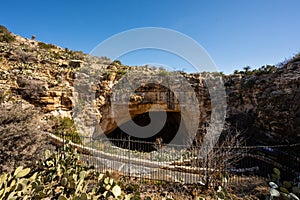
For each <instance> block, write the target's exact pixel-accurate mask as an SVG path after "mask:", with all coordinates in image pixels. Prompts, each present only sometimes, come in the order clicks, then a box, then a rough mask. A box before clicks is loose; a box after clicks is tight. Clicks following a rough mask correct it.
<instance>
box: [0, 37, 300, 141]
mask: <svg viewBox="0 0 300 200" xmlns="http://www.w3.org/2000/svg"><path fill="white" fill-rule="evenodd" d="M13 37H14V38H15V40H13V41H9V42H8V41H0V90H1V94H2V95H1V99H2V100H4V101H9V100H17V99H20V98H21V99H24V100H26V101H27V102H28V103H30V104H34V105H35V106H37V107H41V108H42V110H43V111H44V112H45V114H55V115H60V114H63V115H65V116H71V114H72V112H74V110H72V108H74V103H75V100H74V91H75V89H74V80H75V79H76V78H78V77H77V76H78V73H77V72H80V73H81V75H82V76H89V75H87V74H88V73H85V72H84V69H85V68H84V66H87V65H88V66H89V68H88V69H89V70H91V71H93V70H94V72H93V76H94V75H95V76H97V77H98V78H97V82H96V83H95V84H94V86H93V89H92V90H93V91H94V93H95V99H94V100H93V104H94V106H95V107H96V108H97V121H98V122H99V123H100V122H101V123H102V124H110V125H105V126H110V128H111V129H112V127H115V125H113V124H114V122H113V119H112V118H111V117H109V116H110V115H111V113H110V112H111V111H110V109H111V98H112V88H113V86H114V85H116V84H117V83H118V81H119V80H120V79H121V78H122V77H123V76H124V74H126V72H128V71H130V70H138V71H140V72H143V73H148V74H165V73H167V72H165V71H160V70H159V69H154V68H148V67H128V66H123V65H120V63H119V62H113V63H111V62H110V61H109V60H108V59H107V58H96V57H89V56H88V55H86V54H83V53H82V52H74V51H70V50H68V49H62V48H60V47H56V46H54V45H50V44H45V43H42V42H37V41H34V40H29V39H26V38H22V37H20V36H13ZM89 73H91V72H89ZM182 76H183V77H185V78H186V80H187V81H188V82H189V83H190V85H191V86H192V87H193V88H194V91H195V93H196V96H197V98H198V101H199V105H200V107H199V110H200V111H201V112H200V113H201V114H200V118H199V121H200V129H199V131H200V132H202V133H204V134H205V127H206V126H207V124H208V123H209V118H210V114H211V102H210V96H209V91H208V89H207V87H206V84H205V81H204V79H203V77H204V76H207V73H206V75H205V74H186V73H182ZM222 77H223V81H224V86H225V89H226V98H227V99H226V101H227V116H226V121H227V122H229V123H230V124H231V126H232V127H233V128H236V129H237V130H239V131H242V132H244V134H246V135H247V137H248V138H250V139H249V141H250V142H251V143H269V144H270V143H272V144H273V143H274V144H278V143H281V144H282V143H294V142H300V92H299V91H300V87H299V85H300V56H299V55H298V56H296V57H295V58H293V59H291V60H290V61H289V62H287V63H286V64H284V65H283V66H281V67H279V68H276V69H274V70H273V71H271V72H268V73H262V74H256V75H247V74H234V75H226V76H222ZM146 88H147V87H146V86H145V87H144V90H145V91H143V92H140V93H138V92H137V94H136V95H133V96H131V97H130V101H131V105H132V107H131V108H132V112H136V114H137V110H139V109H138V108H139V107H143V109H144V110H145V112H146V110H147V109H148V108H146V106H147V105H146V104H147V103H146V100H147V99H149V98H150V91H149V93H148V95H147V91H146V90H147V89H146ZM141 91H142V90H141ZM151 92H154V93H157V95H158V96H157V97H159V96H163V93H165V91H163V89H159V88H157V89H156V90H154V91H151ZM157 97H155V98H157ZM151 98H152V97H151ZM155 98H154V102H158V99H155ZM77 103H78V102H77ZM81 103H83V102H81ZM148 103H149V102H148ZM166 104H168V101H167V102H165V104H163V103H161V105H163V106H164V105H165V106H167V105H166ZM143 109H140V110H143ZM178 111H179V110H178ZM143 112H144V111H143ZM94 113H95V112H94ZM85 118H86V119H87V121H88V120H89V119H88V118H89V117H88V116H85ZM195 120H197V119H195Z"/></svg>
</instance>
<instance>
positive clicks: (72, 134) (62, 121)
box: [50, 117, 82, 144]
mask: <svg viewBox="0 0 300 200" xmlns="http://www.w3.org/2000/svg"><path fill="white" fill-rule="evenodd" d="M50 120H51V122H52V133H53V134H55V135H57V136H59V137H62V138H64V139H65V140H70V141H72V142H74V143H76V144H81V143H82V142H81V138H80V136H79V134H78V132H77V128H76V126H75V123H74V120H73V119H71V118H69V117H51V119H50Z"/></svg>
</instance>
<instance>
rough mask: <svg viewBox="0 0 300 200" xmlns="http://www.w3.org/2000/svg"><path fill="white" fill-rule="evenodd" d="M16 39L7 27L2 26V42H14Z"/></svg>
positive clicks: (0, 40) (0, 34)
mask: <svg viewBox="0 0 300 200" xmlns="http://www.w3.org/2000/svg"><path fill="white" fill-rule="evenodd" d="M13 41H15V37H14V36H13V35H12V33H11V32H10V31H9V30H8V29H7V28H6V27H5V26H2V25H0V42H13Z"/></svg>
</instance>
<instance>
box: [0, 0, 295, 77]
mask: <svg viewBox="0 0 300 200" xmlns="http://www.w3.org/2000/svg"><path fill="white" fill-rule="evenodd" d="M299 7H300V1H299V0H251V1H250V0H248V1H246V0H244V1H242V0H227V1H224V0H218V1H217V0H216V1H209V0H207V1H204V0H198V1H196V0H194V1H192V0H191V1H179V0H151V1H148V0H127V1H125V0H119V1H116V0H111V1H100V0H97V1H96V0H95V1H85V2H83V1H68V0H65V1H54V0H52V1H46V0H45V1H41V0H39V1H21V0H20V1H3V2H1V12H0V24H3V25H5V26H6V27H8V28H9V29H10V30H11V31H12V32H14V33H16V34H19V35H21V36H25V37H29V38H30V37H31V35H35V36H36V39H37V40H40V41H44V42H48V43H53V44H56V45H59V46H61V47H68V48H69V49H73V50H82V51H84V52H86V53H88V52H90V51H91V50H92V49H93V48H94V47H96V46H97V45H98V44H99V43H100V42H102V41H104V40H105V39H107V38H109V37H111V36H112V35H114V34H117V33H120V32H122V31H126V30H128V29H133V28H139V27H149V26H150V27H163V28H169V29H173V30H176V31H179V32H181V33H183V34H186V35H187V36H189V37H191V38H193V39H194V40H196V41H197V42H198V43H199V44H200V45H202V46H203V47H204V48H205V49H206V51H207V52H208V53H209V54H210V56H211V58H212V59H213V60H214V62H215V63H216V65H217V69H218V70H219V71H223V72H225V73H231V72H233V70H234V69H242V68H243V67H245V66H246V65H249V66H251V67H252V68H257V67H260V66H262V65H265V64H277V63H279V62H281V61H283V60H284V59H285V58H290V57H292V56H293V55H294V54H296V53H298V52H300V37H299V36H300V21H299V19H300V12H299ZM120 59H121V61H122V62H123V63H125V64H128V65H139V64H144V63H161V64H165V65H172V67H175V68H177V69H184V70H186V69H187V71H188V68H189V66H188V63H186V62H185V61H183V60H182V59H178V58H176V56H172V55H170V54H168V53H162V52H159V51H149V50H146V51H144V52H135V53H134V52H132V53H130V54H128V55H127V56H126V55H125V56H122V57H121V58H120Z"/></svg>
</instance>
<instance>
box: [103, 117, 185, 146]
mask: <svg viewBox="0 0 300 200" xmlns="http://www.w3.org/2000/svg"><path fill="white" fill-rule="evenodd" d="M155 112H160V111H155ZM132 120H133V121H134V122H135V123H136V124H137V125H139V126H146V125H148V124H149V123H150V117H149V112H146V113H142V114H139V115H136V116H134V117H133V118H132ZM125 123H128V122H125ZM181 123H182V124H181ZM180 126H183V128H184V129H183V130H186V127H185V125H184V122H183V120H181V112H167V119H166V123H165V124H164V126H163V128H162V129H161V130H160V131H159V132H158V133H157V134H155V135H153V136H152V137H149V138H137V137H133V136H130V133H125V132H123V131H122V130H121V129H120V128H119V127H117V128H116V129H115V130H113V131H112V132H110V133H109V134H108V135H107V137H108V138H109V139H110V141H111V142H112V143H113V144H114V145H116V146H118V147H121V148H124V149H130V150H137V151H141V152H151V151H155V150H157V149H159V148H160V147H161V146H163V145H164V144H169V143H170V142H171V141H172V139H173V138H174V137H175V136H176V134H177V132H178V130H179V127H180ZM141 134H142V133H141Z"/></svg>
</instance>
